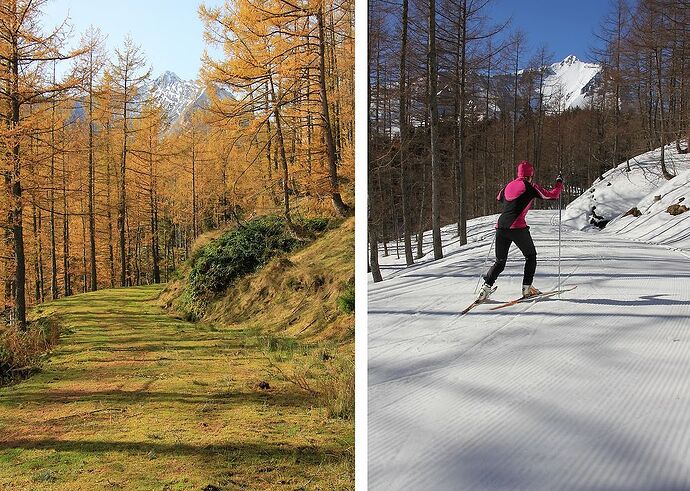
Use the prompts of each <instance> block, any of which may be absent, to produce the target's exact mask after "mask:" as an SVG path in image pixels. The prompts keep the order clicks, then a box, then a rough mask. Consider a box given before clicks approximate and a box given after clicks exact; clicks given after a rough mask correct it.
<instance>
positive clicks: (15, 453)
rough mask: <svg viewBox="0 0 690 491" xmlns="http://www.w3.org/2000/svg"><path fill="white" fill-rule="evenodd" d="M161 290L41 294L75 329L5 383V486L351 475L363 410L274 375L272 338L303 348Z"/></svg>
mask: <svg viewBox="0 0 690 491" xmlns="http://www.w3.org/2000/svg"><path fill="white" fill-rule="evenodd" d="M159 292H160V287H157V286H151V287H140V288H129V289H120V290H105V291H100V292H95V293H89V294H85V295H78V296H75V297H70V298H67V299H62V300H59V301H56V302H53V303H50V304H46V305H44V306H42V308H41V310H42V311H43V312H44V313H55V314H59V316H60V318H61V319H62V321H63V322H64V323H65V327H66V331H64V332H66V333H67V334H64V335H63V338H62V339H61V342H60V344H59V345H58V346H57V347H56V348H55V349H54V351H53V353H52V354H51V356H50V358H49V360H48V361H47V362H46V363H45V364H44V366H43V367H42V370H41V371H40V373H38V374H36V375H34V376H33V377H31V378H29V379H27V380H25V381H23V382H22V383H19V384H17V385H14V386H11V387H5V388H0V489H31V490H54V489H60V490H63V489H64V490H87V489H88V490H91V489H126V490H129V489H131V490H148V489H151V490H153V489H155V490H201V489H203V488H204V487H205V486H207V485H209V484H212V485H214V486H217V487H218V488H220V489H223V490H226V489H227V490H231V489H257V490H261V489H305V490H310V489H352V488H353V487H354V471H353V469H354V427H353V422H352V421H351V420H342V419H337V418H335V419H334V418H329V417H328V415H327V414H326V411H325V410H324V409H323V408H321V407H319V406H318V405H316V404H315V401H314V398H313V397H311V396H310V395H309V394H306V393H304V391H301V390H300V389H299V388H298V387H295V386H294V384H291V383H289V382H287V381H282V380H279V379H272V378H267V377H270V375H269V374H270V360H269V356H268V355H273V354H275V353H270V350H271V349H273V350H284V349H287V350H290V351H291V350H293V349H296V348H295V347H293V346H292V345H291V344H290V342H289V341H285V340H283V339H277V338H274V340H273V341H272V342H271V339H270V338H269V339H268V340H267V338H266V337H262V335H261V333H260V331H259V330H258V329H256V328H255V327H247V326H242V325H240V326H236V327H233V328H232V329H230V328H222V327H218V326H209V325H203V324H190V323H188V322H185V321H182V320H179V319H174V318H171V317H168V316H167V315H165V314H164V313H163V312H162V311H161V310H160V308H159V307H158V306H156V305H155V304H154V303H153V302H152V301H151V300H153V299H154V298H156V297H157V295H158V294H159ZM262 380H267V381H268V382H269V383H270V389H269V390H266V391H264V390H261V389H259V388H258V386H257V385H258V382H260V381H262Z"/></svg>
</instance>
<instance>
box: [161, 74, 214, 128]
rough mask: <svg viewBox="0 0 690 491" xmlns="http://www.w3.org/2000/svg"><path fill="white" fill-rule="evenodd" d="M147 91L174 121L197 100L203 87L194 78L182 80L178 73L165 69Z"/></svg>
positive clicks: (169, 120)
mask: <svg viewBox="0 0 690 491" xmlns="http://www.w3.org/2000/svg"><path fill="white" fill-rule="evenodd" d="M147 89H148V90H147V92H148V93H149V94H150V95H151V96H152V97H153V98H154V99H155V100H156V101H157V102H158V103H159V104H160V105H161V106H162V107H163V111H164V112H165V114H166V119H167V120H168V123H173V122H174V121H176V120H177V119H179V118H180V117H181V116H182V114H183V113H184V111H185V109H186V108H187V106H189V104H190V103H192V102H193V101H195V100H196V99H197V98H198V97H199V94H200V93H201V92H202V90H203V88H202V87H201V85H200V84H199V83H198V82H196V81H194V80H182V79H181V78H180V77H179V76H178V75H177V74H176V73H174V72H171V71H165V72H164V73H163V74H162V75H160V76H159V77H158V78H156V79H155V80H153V81H152V82H151V83H150V85H149V86H148V88H147Z"/></svg>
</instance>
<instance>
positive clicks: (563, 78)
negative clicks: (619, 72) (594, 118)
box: [544, 55, 601, 109]
mask: <svg viewBox="0 0 690 491" xmlns="http://www.w3.org/2000/svg"><path fill="white" fill-rule="evenodd" d="M547 72H548V75H547V77H546V79H545V80H544V85H545V91H544V92H545V93H544V95H545V97H546V99H547V100H548V101H550V105H552V106H553V105H555V106H560V107H561V109H574V108H576V107H586V106H588V105H589V104H590V103H591V95H592V91H593V89H594V87H595V86H596V83H597V81H598V80H599V77H601V66H600V65H598V64H596V63H586V62H584V61H580V60H578V59H577V56H575V55H570V56H568V57H566V58H565V59H564V60H563V61H561V62H558V63H554V64H552V65H551V66H550V67H549V69H548V70H547Z"/></svg>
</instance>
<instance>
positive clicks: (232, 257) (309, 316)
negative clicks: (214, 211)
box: [161, 217, 354, 343]
mask: <svg viewBox="0 0 690 491" xmlns="http://www.w3.org/2000/svg"><path fill="white" fill-rule="evenodd" d="M300 225H301V227H302V228H303V229H304V230H306V231H307V232H308V233H310V234H312V237H313V238H312V240H311V241H308V240H299V239H297V238H295V237H294V235H292V234H291V233H290V232H289V231H288V229H287V228H286V227H285V226H284V222H283V220H282V219H280V218H276V217H262V218H259V219H255V220H253V221H250V222H248V223H247V224H246V225H245V226H243V227H242V228H237V229H233V230H230V231H227V232H225V233H223V234H220V235H218V233H216V234H214V235H216V236H217V237H213V236H211V237H208V236H202V237H200V241H199V243H198V245H197V248H196V249H195V250H194V252H193V253H192V257H191V259H190V260H189V261H188V262H187V263H186V264H185V265H184V266H183V267H182V268H181V269H180V271H179V275H178V278H177V279H176V280H174V281H171V282H170V283H169V284H168V286H167V288H166V289H165V291H164V293H163V295H162V296H161V301H162V303H163V305H164V307H165V308H167V309H169V310H172V311H174V312H176V313H178V314H179V315H181V316H183V317H185V318H187V319H194V320H203V321H207V322H214V323H222V324H226V325H233V324H240V323H247V322H248V323H251V324H254V325H256V326H258V327H259V328H260V329H261V330H263V331H264V332H266V333H273V334H276V335H281V336H290V337H298V338H300V339H301V340H303V341H304V342H310V343H313V342H326V341H327V342H336V343H341V342H351V341H353V340H354V271H353V264H354V220H353V219H349V220H346V221H344V222H342V223H340V224H338V223H331V222H329V221H328V220H326V219H311V220H305V221H304V222H303V223H301V224H300ZM209 239H210V240H209Z"/></svg>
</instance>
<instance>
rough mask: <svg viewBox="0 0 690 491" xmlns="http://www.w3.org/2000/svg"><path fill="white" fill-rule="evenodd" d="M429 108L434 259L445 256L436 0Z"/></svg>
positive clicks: (431, 18) (431, 24) (431, 4)
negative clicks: (439, 129)
mask: <svg viewBox="0 0 690 491" xmlns="http://www.w3.org/2000/svg"><path fill="white" fill-rule="evenodd" d="M428 55H429V110H430V112H431V115H430V117H431V221H432V226H431V227H432V234H433V244H434V260H437V259H441V258H442V257H443V249H442V246H441V163H440V162H439V149H438V125H439V123H438V101H437V81H438V61H437V57H436V55H437V53H436V0H429V53H428Z"/></svg>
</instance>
